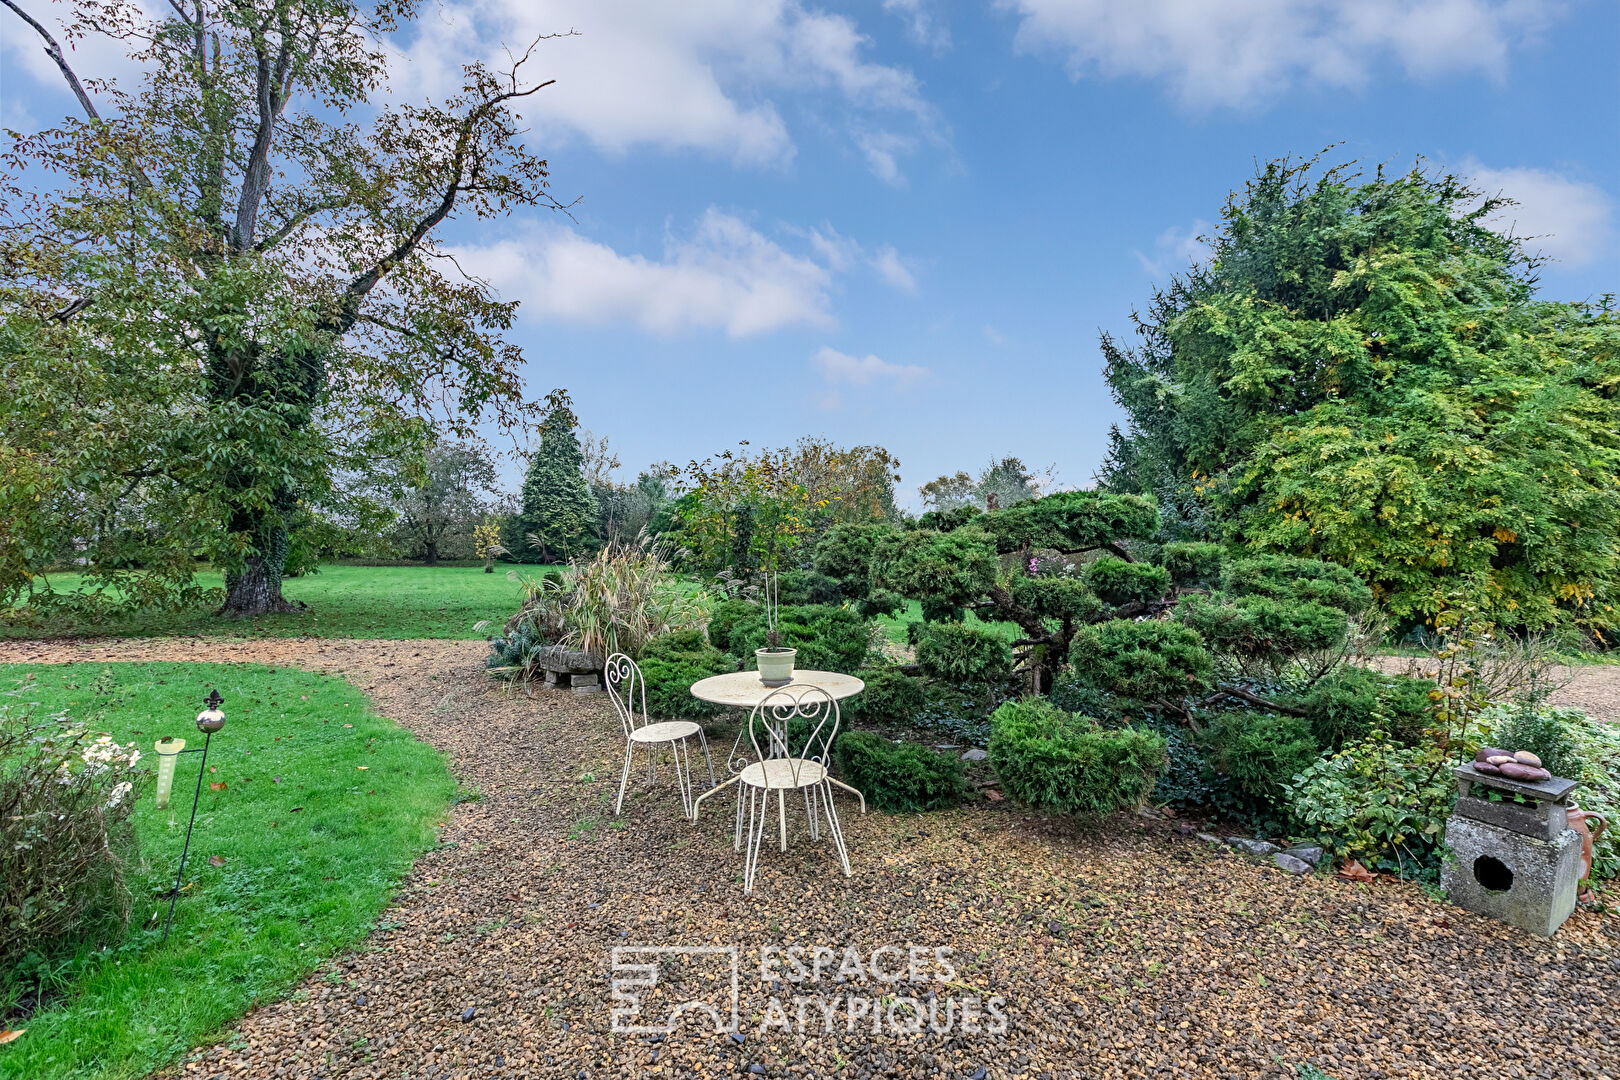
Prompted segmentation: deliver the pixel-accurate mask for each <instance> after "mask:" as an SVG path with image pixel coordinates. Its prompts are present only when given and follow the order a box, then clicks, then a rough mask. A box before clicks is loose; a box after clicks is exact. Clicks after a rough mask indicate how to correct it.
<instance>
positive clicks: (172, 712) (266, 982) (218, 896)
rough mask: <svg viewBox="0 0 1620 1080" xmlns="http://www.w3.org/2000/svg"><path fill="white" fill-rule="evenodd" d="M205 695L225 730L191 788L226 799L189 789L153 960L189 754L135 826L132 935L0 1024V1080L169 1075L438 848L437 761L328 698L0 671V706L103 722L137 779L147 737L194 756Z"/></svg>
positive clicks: (300, 690) (334, 685) (230, 671)
mask: <svg viewBox="0 0 1620 1080" xmlns="http://www.w3.org/2000/svg"><path fill="white" fill-rule="evenodd" d="M104 672H110V673H111V674H110V676H109V675H104V674H103V673H104ZM210 687H218V688H219V692H220V693H221V694H222V695H223V696H224V698H225V705H224V709H225V715H226V723H225V729H224V730H223V731H222V732H221V733H220V734H218V735H216V736H215V737H214V742H213V747H212V749H211V750H210V752H209V755H208V769H209V772H208V773H207V776H206V780H207V781H208V782H209V783H219V784H223V785H224V787H223V788H221V789H219V790H212V789H211V788H210V787H209V783H205V784H204V785H203V789H202V802H201V804H200V806H199V808H198V811H197V826H196V831H195V833H194V834H193V837H192V843H191V857H190V859H189V861H188V862H187V864H186V883H187V884H186V888H185V891H184V893H183V894H182V896H181V899H180V902H179V906H178V907H177V908H176V911H175V920H174V929H173V932H172V934H171V936H170V938H169V941H168V943H167V944H166V945H163V944H160V943H159V938H160V936H161V932H162V925H163V916H164V913H165V911H166V910H167V901H165V900H162V899H160V897H159V894H160V893H161V892H163V891H164V890H166V889H168V888H169V887H171V886H172V885H173V882H174V873H175V867H176V865H177V863H178V860H179V857H180V846H181V843H182V841H183V840H184V837H185V824H186V818H187V815H188V814H189V813H190V809H191V796H192V791H193V790H194V788H195V784H196V777H197V771H196V770H197V768H198V762H199V759H200V758H201V756H202V755H200V754H187V755H185V756H183V757H181V758H180V765H179V771H178V773H177V775H176V777H175V794H174V800H173V803H172V807H171V810H164V811H160V810H158V809H157V808H156V805H155V802H154V799H153V796H152V794H151V790H150V789H148V792H147V794H146V795H145V797H144V798H143V799H142V800H141V803H140V805H139V807H138V809H137V811H136V815H135V823H136V832H137V835H138V837H139V840H140V856H139V859H138V861H137V864H136V865H135V866H134V867H133V868H132V870H133V873H132V876H131V885H132V886H133V889H134V894H135V906H134V914H133V916H132V919H131V925H130V931H129V934H128V935H127V937H126V938H125V940H124V941H123V943H122V944H119V945H115V946H114V947H113V948H112V949H111V950H109V951H106V952H99V951H96V950H95V949H93V948H89V947H86V948H82V949H80V950H79V951H78V952H77V953H75V954H73V955H71V956H68V957H66V958H65V959H64V961H63V963H62V964H61V965H59V966H58V974H57V976H56V978H57V979H59V980H60V981H61V985H62V986H63V988H64V993H63V994H62V996H61V997H59V998H58V999H56V1001H55V1003H54V1004H53V1005H51V1006H50V1007H48V1008H46V1009H44V1010H42V1011H41V1012H39V1013H37V1014H35V1015H34V1016H31V1017H28V1018H27V1019H26V1020H21V1021H17V1020H13V1021H12V1022H11V1023H10V1024H9V1025H8V1024H6V1023H4V1022H0V1027H6V1026H10V1027H23V1028H26V1029H27V1030H26V1033H25V1034H24V1035H23V1036H22V1037H21V1038H19V1039H18V1040H17V1041H15V1042H13V1043H11V1044H10V1045H7V1046H0V1077H4V1078H17V1080H22V1078H27V1080H52V1078H68V1077H72V1078H92V1077H93V1078H98V1080H100V1078H107V1080H111V1078H124V1077H139V1076H144V1075H145V1074H147V1073H149V1072H150V1071H152V1070H153V1069H155V1068H158V1067H160V1066H162V1065H165V1064H167V1063H170V1062H174V1061H176V1060H178V1059H179V1058H180V1057H181V1056H182V1055H183V1054H184V1053H185V1051H186V1050H187V1049H188V1048H189V1047H191V1046H194V1045H197V1044H198V1043H200V1042H206V1041H208V1040H209V1039H211V1038H213V1037H216V1036H218V1035H219V1034H220V1032H221V1028H222V1027H223V1026H224V1025H226V1024H228V1023H229V1022H230V1021H232V1020H233V1019H235V1018H236V1017H238V1016H240V1015H241V1014H242V1013H243V1012H245V1011H246V1010H247V1009H248V1007H249V1006H250V1005H251V1004H252V1003H253V1002H255V1001H258V1000H264V999H268V998H274V997H276V996H277V995H280V994H284V993H286V992H287V991H288V990H289V989H290V988H292V987H293V986H294V985H295V984H296V982H297V980H298V979H299V978H300V977H301V976H303V975H304V974H305V973H307V972H308V971H309V970H310V969H311V968H313V967H315V966H316V964H318V963H319V962H320V961H321V960H322V959H323V958H325V957H328V956H331V955H332V954H333V953H335V952H337V951H338V950H340V949H342V948H344V947H345V946H349V945H352V944H354V943H355V942H356V941H358V940H359V939H360V938H361V937H362V936H363V935H364V934H365V933H366V932H367V931H368V930H369V929H370V928H371V927H372V926H373V925H374V924H375V922H376V919H377V915H378V913H379V912H380V911H381V910H382V908H383V905H384V904H385V903H386V901H387V900H388V897H389V895H390V893H391V891H392V889H393V887H394V885H395V883H396V882H397V881H398V879H399V878H400V876H401V875H403V874H404V873H405V871H406V870H407V869H408V868H409V867H410V865H411V862H412V861H413V860H414V859H415V857H416V856H417V855H418V854H419V853H421V852H422V851H424V850H426V849H427V848H429V847H431V846H432V845H433V844H434V843H435V841H436V836H435V826H436V824H437V823H438V822H439V820H440V819H441V816H442V814H443V812H444V811H445V809H446V807H447V806H448V805H449V804H450V802H451V800H452V799H453V798H454V796H455V790H456V785H455V781H454V780H453V779H452V778H451V776H450V774H449V771H448V770H447V769H446V767H445V762H444V759H443V758H442V757H441V756H440V755H439V754H438V753H437V752H436V751H434V750H433V749H432V748H430V747H429V746H427V745H426V744H425V743H422V742H419V741H417V739H416V738H415V737H414V736H412V735H411V734H410V732H408V731H405V730H404V729H402V728H400V727H398V726H396V725H395V724H393V723H392V722H390V721H388V720H386V719H384V718H382V717H380V716H378V715H377V714H376V713H374V712H373V711H372V710H371V708H370V706H369V705H368V703H367V701H366V699H365V697H364V695H362V694H361V693H360V691H358V690H356V689H355V688H354V687H353V686H352V685H350V684H349V683H347V682H345V681H343V680H342V679H335V678H329V677H325V676H319V675H312V674H308V673H306V672H302V671H292V670H285V669H282V670H277V669H272V668H266V667H262V666H260V665H256V664H75V665H65V666H63V665H0V690H3V691H5V696H4V697H0V703H5V704H9V705H10V706H11V708H12V709H13V710H16V709H19V708H22V707H24V706H25V704H26V703H29V702H37V703H38V706H37V708H39V709H42V710H48V711H54V710H56V709H59V708H68V709H70V710H72V712H73V714H74V715H75V716H82V717H84V718H85V719H87V720H91V719H92V718H95V717H97V714H98V713H99V714H100V716H99V718H96V719H93V721H92V722H93V723H94V725H95V726H96V728H98V729H101V730H106V731H108V732H110V733H111V734H112V735H113V736H114V737H115V738H116V739H117V740H118V741H120V742H129V741H131V740H134V741H136V742H138V743H139V744H140V745H141V746H142V748H143V749H145V750H146V751H147V754H146V757H145V758H143V764H146V763H154V762H155V758H156V755H155V754H152V753H151V745H152V743H153V742H154V741H156V739H157V738H158V737H159V736H160V735H164V734H170V735H177V736H181V737H184V738H185V739H186V740H187V744H188V746H192V745H194V746H201V745H202V741H201V738H202V737H201V736H200V735H199V734H198V732H197V730H196V727H195V725H194V724H193V723H192V719H193V717H194V716H195V715H196V713H197V711H198V709H199V708H200V707H201V705H200V703H201V701H202V698H203V696H204V695H205V694H206V693H207V691H208V689H209V688H210ZM171 816H172V818H173V820H174V824H171V823H170V819H171ZM216 858H217V859H219V860H223V861H222V862H221V863H215V862H214V861H212V860H214V859H216ZM0 1000H4V999H3V998H0Z"/></svg>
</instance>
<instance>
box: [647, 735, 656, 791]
mask: <svg viewBox="0 0 1620 1080" xmlns="http://www.w3.org/2000/svg"><path fill="white" fill-rule="evenodd" d="M657 756H658V744H657V743H648V744H647V782H648V783H649V784H651V783H654V782H656V781H657V779H658V765H657V763H656V762H655V761H654V759H655V758H656V757H657Z"/></svg>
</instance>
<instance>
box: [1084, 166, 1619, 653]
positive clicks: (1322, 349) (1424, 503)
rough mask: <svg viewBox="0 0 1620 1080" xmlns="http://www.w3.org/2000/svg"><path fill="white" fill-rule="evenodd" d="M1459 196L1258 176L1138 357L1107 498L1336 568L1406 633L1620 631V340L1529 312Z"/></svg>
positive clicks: (1313, 177)
mask: <svg viewBox="0 0 1620 1080" xmlns="http://www.w3.org/2000/svg"><path fill="white" fill-rule="evenodd" d="M1501 205H1502V200H1500V199H1497V198H1490V197H1485V196H1483V195H1482V194H1480V193H1477V192H1475V191H1472V190H1470V189H1469V187H1468V185H1467V184H1466V183H1465V182H1464V181H1462V180H1460V179H1459V178H1457V177H1455V176H1448V175H1439V176H1436V175H1431V174H1429V173H1427V172H1424V171H1421V170H1416V169H1415V170H1413V171H1411V172H1408V173H1406V174H1404V175H1391V174H1389V173H1385V172H1383V171H1381V170H1380V171H1379V172H1377V173H1376V174H1374V175H1373V176H1371V177H1356V176H1353V175H1351V174H1350V173H1349V172H1348V171H1347V170H1345V169H1327V170H1322V169H1320V168H1318V167H1317V165H1316V163H1315V162H1309V161H1307V162H1286V161H1285V162H1275V163H1272V164H1270V165H1267V166H1265V167H1264V168H1263V169H1261V170H1260V172H1259V174H1258V175H1257V176H1256V177H1255V178H1254V179H1253V180H1251V181H1250V182H1249V184H1248V185H1247V187H1246V188H1245V189H1244V190H1243V191H1242V192H1240V193H1236V194H1234V195H1233V196H1232V198H1231V200H1230V202H1229V203H1228V205H1227V207H1226V209H1225V210H1224V212H1223V215H1222V223H1221V225H1220V227H1219V228H1218V229H1216V230H1215V234H1214V235H1213V236H1212V237H1211V238H1210V243H1211V245H1212V257H1211V258H1210V259H1209V260H1208V261H1207V262H1205V263H1202V264H1199V265H1196V266H1193V267H1191V268H1190V269H1189V270H1188V271H1186V272H1185V273H1184V274H1183V275H1181V276H1180V277H1179V278H1177V279H1176V280H1175V281H1173V282H1172V283H1171V284H1170V285H1169V286H1168V287H1167V288H1166V289H1165V290H1163V291H1161V292H1160V293H1158V294H1157V295H1156V296H1155V297H1154V298H1153V301H1152V302H1151V303H1150V304H1149V306H1148V308H1147V311H1146V313H1145V314H1144V315H1143V316H1142V317H1141V318H1140V319H1139V320H1138V325H1137V329H1138V331H1139V332H1140V335H1141V340H1140V343H1139V345H1138V347H1137V348H1135V349H1127V348H1124V347H1123V346H1121V345H1120V344H1118V343H1116V342H1115V341H1114V340H1112V339H1111V338H1108V337H1107V336H1105V337H1104V338H1103V354H1104V357H1105V358H1106V360H1107V370H1106V376H1107V380H1108V383H1109V386H1110V388H1111V389H1112V390H1113V393H1114V397H1115V400H1117V401H1118V402H1119V404H1120V406H1121V407H1122V408H1123V409H1124V410H1125V413H1126V416H1127V424H1126V428H1125V431H1124V432H1116V433H1115V436H1114V438H1113V440H1112V446H1111V448H1110V453H1109V458H1108V461H1107V463H1106V464H1105V466H1104V467H1103V470H1102V473H1101V475H1100V477H1099V479H1100V481H1101V485H1102V488H1103V489H1104V490H1107V491H1115V492H1129V493H1141V494H1149V495H1152V496H1153V498H1154V501H1155V502H1156V503H1157V505H1158V509H1159V512H1160V514H1161V517H1162V522H1163V536H1162V538H1164V539H1184V540H1225V541H1231V542H1236V543H1238V544H1241V545H1243V546H1245V547H1248V548H1249V549H1251V550H1257V551H1267V552H1276V553H1280V554H1287V555H1295V556H1304V557H1308V558H1316V559H1326V560H1329V561H1331V562H1336V563H1339V564H1341V565H1344V566H1347V567H1349V568H1350V569H1352V570H1354V571H1355V572H1356V573H1357V574H1358V575H1360V576H1361V577H1362V578H1363V579H1364V580H1365V581H1367V582H1368V583H1369V584H1370V585H1371V586H1372V587H1373V590H1374V592H1375V594H1376V596H1377V598H1378V601H1379V603H1380V605H1381V606H1382V607H1383V608H1384V609H1385V610H1386V611H1388V612H1390V613H1391V614H1393V615H1394V616H1395V617H1396V618H1397V619H1402V620H1412V621H1414V622H1415V621H1419V620H1425V619H1432V618H1434V617H1435V615H1436V614H1437V613H1438V612H1439V611H1440V610H1441V609H1442V608H1443V607H1451V606H1455V604H1456V603H1457V601H1458V599H1459V597H1462V598H1466V599H1467V600H1468V601H1469V602H1471V603H1473V604H1476V605H1477V606H1479V607H1480V608H1482V609H1483V610H1484V611H1485V612H1486V613H1487V614H1488V615H1489V616H1490V617H1491V618H1493V619H1495V620H1497V621H1500V622H1506V623H1510V624H1519V625H1527V626H1546V625H1549V624H1558V623H1560V622H1563V621H1565V620H1568V619H1571V618H1572V619H1573V620H1575V621H1576V622H1577V623H1579V624H1581V625H1583V626H1584V627H1586V628H1587V629H1589V630H1593V631H1597V632H1600V633H1606V632H1607V630H1608V628H1610V627H1612V626H1614V625H1615V623H1616V621H1617V620H1616V618H1615V615H1614V610H1615V607H1614V605H1615V604H1616V603H1620V599H1617V598H1620V435H1617V432H1620V395H1617V393H1616V389H1615V388H1616V386H1617V385H1620V383H1617V376H1616V360H1615V358H1616V356H1617V355H1620V318H1617V315H1616V312H1615V311H1614V310H1613V308H1612V301H1606V302H1605V306H1599V307H1593V306H1588V305H1584V304H1558V303H1551V302H1547V301H1543V300H1539V299H1537V298H1536V296H1535V283H1536V278H1535V264H1534V261H1533V260H1530V259H1527V258H1526V257H1525V256H1524V253H1523V251H1522V250H1521V248H1520V246H1519V243H1518V241H1517V240H1515V239H1514V238H1513V237H1511V236H1508V235H1504V234H1502V233H1499V232H1497V231H1495V230H1493V229H1492V228H1491V227H1490V225H1489V221H1488V218H1489V215H1490V214H1491V213H1492V212H1493V211H1494V210H1496V209H1497V208H1498V207H1499V206H1501Z"/></svg>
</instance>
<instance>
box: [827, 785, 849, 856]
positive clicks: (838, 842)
mask: <svg viewBox="0 0 1620 1080" xmlns="http://www.w3.org/2000/svg"><path fill="white" fill-rule="evenodd" d="M822 794H823V801H824V802H825V803H826V804H827V825H828V829H827V831H828V832H830V833H832V838H833V846H834V847H836V848H837V849H838V861H839V862H840V863H842V864H843V867H844V876H845V877H849V876H851V875H850V869H849V849H848V848H846V847H845V846H844V830H843V827H842V826H841V825H839V824H838V811H837V810H835V809H834V808H833V801H832V788H831V787H828V788H827V789H826V791H824V792H823V793H822Z"/></svg>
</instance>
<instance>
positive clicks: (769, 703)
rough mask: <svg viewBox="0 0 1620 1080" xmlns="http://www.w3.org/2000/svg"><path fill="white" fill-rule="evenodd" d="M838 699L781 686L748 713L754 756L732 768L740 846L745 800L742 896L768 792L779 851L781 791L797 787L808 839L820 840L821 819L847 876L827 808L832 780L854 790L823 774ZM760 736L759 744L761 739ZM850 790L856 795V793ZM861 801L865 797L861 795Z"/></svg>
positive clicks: (783, 830)
mask: <svg viewBox="0 0 1620 1080" xmlns="http://www.w3.org/2000/svg"><path fill="white" fill-rule="evenodd" d="M838 721H839V713H838V702H837V700H836V699H834V698H833V696H832V695H831V694H829V693H827V691H825V690H823V689H822V688H821V687H819V686H799V687H794V686H785V687H783V688H782V689H780V690H777V691H775V692H773V693H771V694H770V695H768V696H767V697H766V698H765V699H764V700H763V701H761V702H760V703H759V704H758V705H756V706H754V711H753V712H752V713H750V714H749V717H748V739H749V742H751V743H753V746H754V754H755V758H756V760H755V761H754V762H753V763H752V764H750V765H747V766H745V767H744V768H743V770H742V771H741V772H740V773H738V775H737V780H738V793H737V831H736V840H735V846H736V847H737V848H739V849H740V848H741V847H742V845H743V837H744V832H743V804H744V802H746V803H747V804H748V830H747V842H748V850H747V854H746V856H745V857H744V860H743V895H744V896H747V895H749V894H751V893H752V892H753V891H754V875H755V873H756V872H757V871H758V869H759V849H760V844H761V843H762V841H763V839H764V836H765V822H766V819H767V817H768V816H769V814H770V809H771V801H772V800H771V795H772V793H775V795H776V800H775V802H776V820H777V826H778V830H779V834H780V837H781V845H782V850H783V851H786V850H787V795H788V792H789V791H799V792H802V793H803V795H804V808H805V812H806V815H807V816H808V817H809V819H810V839H811V840H819V839H821V835H820V830H819V826H818V820H819V818H820V817H821V816H822V815H825V816H826V819H827V831H828V832H829V833H830V834H831V835H832V839H833V845H834V846H835V847H836V848H837V849H838V861H839V863H841V864H842V866H843V870H844V876H845V877H849V876H850V869H849V852H848V850H847V849H846V848H845V847H844V831H843V828H842V827H841V826H840V825H839V823H838V812H837V811H836V810H835V809H833V801H832V789H833V785H834V784H837V785H838V786H839V787H843V788H846V789H847V790H850V791H854V789H853V788H850V787H849V786H848V785H847V784H841V783H839V782H838V781H836V780H834V779H833V778H832V777H831V776H829V775H828V772H827V770H828V768H829V767H830V766H831V764H832V744H833V740H834V739H835V738H837V737H838ZM761 740H763V743H762V742H761ZM856 794H860V793H859V792H856ZM861 802H862V804H863V808H864V804H865V802H866V799H865V797H864V796H863V797H862V798H861Z"/></svg>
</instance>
